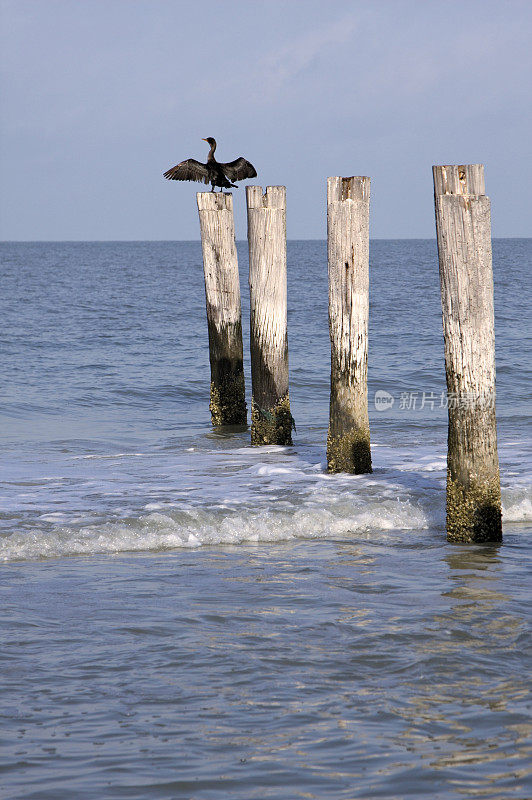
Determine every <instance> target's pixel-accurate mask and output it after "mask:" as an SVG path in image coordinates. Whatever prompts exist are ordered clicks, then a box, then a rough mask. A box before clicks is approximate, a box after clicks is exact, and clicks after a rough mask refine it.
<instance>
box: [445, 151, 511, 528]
mask: <svg viewBox="0 0 532 800" xmlns="http://www.w3.org/2000/svg"><path fill="white" fill-rule="evenodd" d="M433 176H434V202H435V208H436V234H437V238H438V253H439V262H440V282H441V296H442V309H443V333H444V340H445V372H446V377H447V397H448V406H449V431H448V447H447V537H448V539H449V540H451V541H456V542H487V541H495V542H496V541H500V540H501V539H502V524H501V490H500V481H499V460H498V456H497V430H496V419H495V336H494V320H493V274H492V266H491V221H490V201H489V199H488V198H487V197H486V196H485V194H484V167H483V166H482V164H467V165H463V166H456V165H453V166H436V167H433Z"/></svg>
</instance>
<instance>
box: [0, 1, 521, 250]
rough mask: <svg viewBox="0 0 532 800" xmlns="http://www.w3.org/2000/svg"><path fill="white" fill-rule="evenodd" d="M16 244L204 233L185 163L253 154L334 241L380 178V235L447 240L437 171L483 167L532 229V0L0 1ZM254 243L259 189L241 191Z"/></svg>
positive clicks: (0, 79) (299, 223) (6, 225)
mask: <svg viewBox="0 0 532 800" xmlns="http://www.w3.org/2000/svg"><path fill="white" fill-rule="evenodd" d="M0 22H1V33H0V53H1V54H0V90H1V122H0V146H1V156H0V238H1V239H3V240H6V239H7V240H33V241H36V240H138V239H142V240H160V239H169V240H176V239H198V238H199V224H198V215H197V207H196V191H198V190H200V189H201V186H200V184H194V183H180V182H176V181H165V180H164V179H163V177H162V173H163V172H164V171H165V170H166V169H168V167H171V166H173V165H174V164H176V163H178V162H179V161H181V160H183V159H185V158H190V157H193V158H196V159H198V160H200V161H205V160H206V155H207V150H208V147H207V145H206V143H205V142H202V141H201V139H202V138H203V137H207V136H214V137H215V138H216V139H217V141H218V150H217V153H216V155H217V157H218V158H219V160H220V161H231V160H232V159H234V158H236V157H237V156H240V155H243V156H245V157H246V158H247V159H248V160H250V161H251V162H252V163H253V164H254V165H255V167H256V169H257V172H258V177H257V178H255V179H253V181H251V183H254V184H259V185H262V186H263V187H266V186H267V185H277V184H283V185H285V186H286V187H287V205H288V207H287V229H288V237H289V238H291V239H323V238H325V236H326V179H327V176H330V175H343V176H348V175H369V176H370V178H371V236H372V237H373V238H432V237H434V208H433V195H432V171H431V166H432V165H433V164H457V163H458V164H463V163H483V164H484V165H485V170H486V173H485V174H486V193H487V194H488V195H489V196H490V198H491V203H492V226H493V227H492V230H493V235H494V236H530V235H532V225H531V219H532V213H531V212H532V208H531V206H532V192H531V191H530V187H531V186H532V157H531V141H532V133H531V131H532V126H531V117H532V114H531V103H532V90H531V87H532V74H531V72H532V70H531V65H532V47H531V46H530V41H531V39H532V0H505V2H502V1H501V0H459V1H458V2H455V0H363V2H361V1H360V0H351V2H348V0H318V1H317V2H316V0H288V1H286V0H267V2H263V0H245V1H242V0H223V1H222V0H220V2H212V1H211V2H210V1H209V0H202V1H201V2H191V1H190V0H90V2H88V1H87V0H86V1H85V2H83V1H82V0H0ZM233 194H234V201H235V220H236V230H237V238H240V239H243V238H245V236H246V228H245V224H246V223H245V218H246V215H245V189H244V188H243V184H241V185H240V187H239V188H238V189H234V190H233Z"/></svg>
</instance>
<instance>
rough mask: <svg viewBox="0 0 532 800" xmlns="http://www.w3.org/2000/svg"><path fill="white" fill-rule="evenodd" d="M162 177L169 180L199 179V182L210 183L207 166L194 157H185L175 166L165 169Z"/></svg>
mask: <svg viewBox="0 0 532 800" xmlns="http://www.w3.org/2000/svg"><path fill="white" fill-rule="evenodd" d="M164 177H165V178H168V180H169V181H199V182H200V183H210V180H209V173H208V172H207V167H206V166H205V164H202V163H201V162H200V161H196V159H195V158H187V160H186V161H181V163H180V164H176V166H175V167H172V168H171V169H169V170H167V171H166V172H165V173H164Z"/></svg>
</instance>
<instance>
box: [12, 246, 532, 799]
mask: <svg viewBox="0 0 532 800" xmlns="http://www.w3.org/2000/svg"><path fill="white" fill-rule="evenodd" d="M493 251H494V276H495V307H496V348H497V416H498V436H499V455H500V463H501V483H502V500H503V528H504V543H503V545H502V546H500V547H495V546H469V545H450V544H447V542H446V539H445V456H446V433H447V409H446V397H445V378H444V368H443V341H442V330H441V310H440V299H439V279H438V263H437V253H436V246H435V242H434V241H430V240H426V241H424V240H412V241H404V240H403V241H374V242H372V243H371V301H370V345H369V367H368V372H369V375H368V379H369V406H370V424H371V436H372V458H373V465H374V471H373V473H372V474H371V475H366V476H348V475H334V476H333V475H328V474H327V473H326V470H325V466H326V464H325V443H326V434H327V424H328V390H329V353H330V351H329V340H328V324H327V265H326V246H325V243H324V242H319V241H318V242H289V244H288V305H289V310H288V326H289V350H290V397H291V408H292V414H293V416H294V419H295V423H296V426H297V429H296V431H295V433H294V446H293V447H285V448H281V447H264V448H251V447H250V436H249V430H246V429H244V428H236V429H223V430H213V429H212V428H211V426H210V415H209V410H208V404H209V385H210V375H209V359H208V342H207V330H206V320H205V309H204V303H205V301H204V290H203V275H202V264H201V247H200V245H199V243H197V242H131V243H127V242H117V243H79V242H78V243H44V244H43V243H4V244H2V245H1V253H2V264H3V266H2V288H1V292H0V319H1V331H0V337H1V362H0V363H1V373H2V384H1V385H2V392H1V401H0V402H1V408H0V413H1V448H0V577H1V583H0V589H1V597H2V613H1V615H0V619H1V628H2V644H1V650H0V660H1V663H2V670H1V677H0V697H1V701H0V712H1V714H2V726H1V733H0V736H1V748H0V797H2V798H9V800H11V798H13V799H14V798H17V799H18V798H26V799H27V800H30V798H31V800H41V799H42V800H48V798H49V799H50V800H63V799H64V800H70V799H71V798H87V799H89V798H90V799H92V798H98V799H99V798H110V799H113V798H132V799H133V798H134V799H135V800H137V798H138V800H144V799H146V800H151V798H161V800H162V799H164V800H166V799H167V798H168V800H170V799H171V798H190V800H211V799H213V800H214V799H215V800H222V798H223V799H225V798H235V799H236V800H250V799H251V798H257V799H259V798H260V799H261V800H262V798H279V800H283V799H284V798H286V800H292V798H319V800H336V799H337V798H338V799H340V798H342V799H344V800H349V798H368V797H372V798H373V797H381V798H410V797H421V798H427V797H431V798H432V797H434V798H442V799H443V798H445V800H447V799H449V800H451V799H452V798H526V797H530V796H532V788H531V785H530V767H529V764H530V756H531V753H530V744H531V739H532V735H531V734H532V725H531V722H530V716H529V712H530V695H529V682H528V681H529V674H530V652H529V650H528V651H527V645H528V643H529V639H528V630H529V629H528V611H527V603H528V601H529V596H530V592H529V588H528V587H529V585H530V584H529V580H530V578H529V576H530V572H529V568H530V555H531V541H530V534H531V532H532V491H531V483H532V481H531V478H530V465H531V461H532V459H531V453H530V438H531V437H530V385H531V381H530V378H531V375H530V372H531V366H530V365H531V361H532V359H531V352H530V351H531V348H530V343H531V329H530V295H531V290H530V266H531V261H532V240H530V239H528V240H525V239H513V240H510V239H508V240H495V241H494V245H493ZM238 254H239V262H240V268H241V286H242V303H243V323H244V340H245V342H244V343H245V345H246V342H247V337H248V335H249V334H248V330H249V329H248V324H247V322H248V314H249V302H248V292H247V285H246V283H247V278H246V272H247V253H246V246H245V245H244V244H239V245H238ZM246 351H247V347H246V346H245V352H246ZM245 362H246V370H247V372H246V377H247V390H248V405H249V395H250V388H251V387H250V379H249V361H248V359H247V358H246V359H245ZM377 392H379V393H380V394H379V397H381V398H382V397H384V402H380V403H378V402H377V403H376V401H375V395H376V393H377ZM383 393H385V394H383Z"/></svg>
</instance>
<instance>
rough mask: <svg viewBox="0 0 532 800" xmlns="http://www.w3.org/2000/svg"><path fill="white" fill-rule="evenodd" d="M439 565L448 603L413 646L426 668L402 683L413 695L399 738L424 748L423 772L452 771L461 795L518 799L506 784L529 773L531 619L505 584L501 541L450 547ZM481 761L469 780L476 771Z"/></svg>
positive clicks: (402, 711)
mask: <svg viewBox="0 0 532 800" xmlns="http://www.w3.org/2000/svg"><path fill="white" fill-rule="evenodd" d="M443 562H444V563H445V564H446V565H447V567H448V575H447V581H446V587H445V589H444V590H443V591H442V592H441V596H442V598H445V601H446V607H444V608H443V609H440V610H439V612H438V613H436V614H434V615H432V618H431V619H430V620H429V621H428V622H427V624H426V626H425V629H424V630H425V636H423V637H422V640H421V642H419V643H418V644H417V647H416V649H417V652H418V658H419V662H420V664H421V665H422V667H421V674H419V675H418V677H417V680H416V681H415V682H411V681H406V682H405V684H404V685H402V687H401V688H402V689H403V690H404V689H406V694H407V695H409V696H408V699H407V700H406V698H405V695H403V694H402V695H401V702H400V704H398V705H397V706H395V708H394V710H395V712H396V713H398V714H399V715H401V716H402V717H403V718H404V720H405V721H406V722H407V723H408V725H407V727H406V728H405V729H404V730H403V731H402V732H401V735H400V737H399V738H398V739H397V740H396V742H397V744H398V745H400V746H403V747H405V748H406V749H409V750H411V751H412V752H415V753H417V754H419V755H420V756H421V758H422V760H423V762H424V769H426V770H429V771H434V770H436V771H444V772H445V773H446V775H452V778H450V779H449V782H450V784H451V785H452V787H453V789H454V791H455V792H457V794H458V796H460V797H469V796H471V797H491V796H493V797H506V796H513V794H509V795H506V794H504V791H509V792H511V793H513V792H517V793H518V794H519V792H524V791H525V783H521V781H526V779H527V778H528V777H529V776H530V774H531V769H530V760H529V759H530V741H531V736H532V725H531V724H530V722H529V720H528V717H527V713H526V704H527V702H528V701H529V699H530V692H529V686H528V678H527V675H526V674H524V673H523V672H522V668H521V662H520V657H521V651H520V645H521V643H522V639H521V637H524V635H525V634H526V622H525V619H524V617H523V614H522V612H521V611H520V612H519V613H515V612H513V611H512V608H511V598H510V596H509V594H508V593H506V592H504V591H501V583H502V581H501V578H503V577H504V576H503V575H501V571H502V570H501V558H500V554H499V550H498V548H497V547H489V548H488V547H485V548H468V547H461V548H458V549H455V548H453V549H452V550H447V551H445V553H444V556H443ZM502 652H504V659H500V658H499V656H498V654H500V653H502ZM512 667H513V668H512ZM516 667H517V668H516ZM518 719H519V720H520V721H519V722H518V721H517V720H518ZM481 765H482V770H481V775H479V774H478V770H475V777H474V779H472V778H471V773H470V771H469V770H470V768H474V767H480V766H481ZM509 765H511V768H509ZM465 767H467V768H468V770H467V771H466V772H464V770H463V769H462V768H465ZM503 787H504V789H503ZM523 796H524V795H523Z"/></svg>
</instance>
